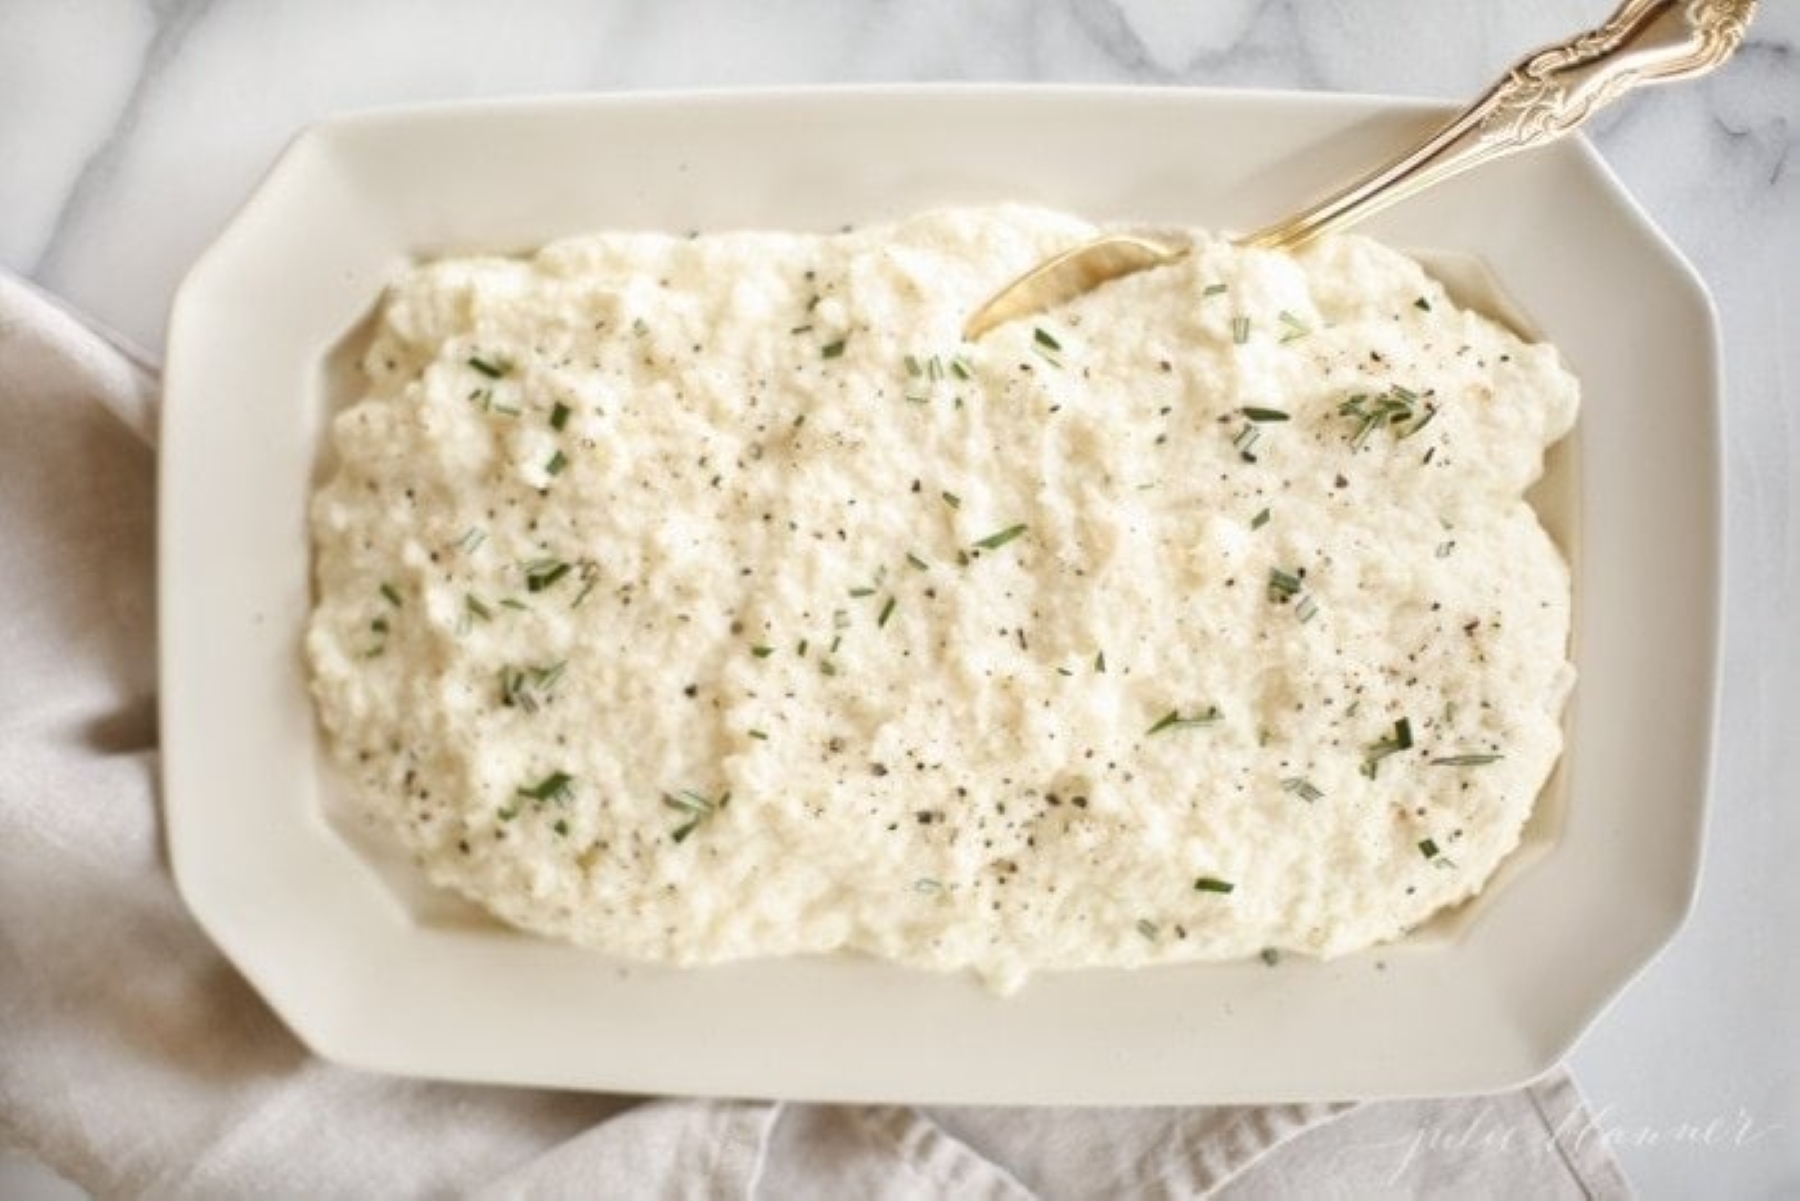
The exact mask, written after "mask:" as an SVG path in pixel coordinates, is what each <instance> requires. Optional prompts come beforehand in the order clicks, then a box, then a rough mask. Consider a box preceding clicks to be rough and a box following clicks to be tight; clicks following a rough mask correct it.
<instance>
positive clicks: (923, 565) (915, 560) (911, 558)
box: [906, 551, 931, 571]
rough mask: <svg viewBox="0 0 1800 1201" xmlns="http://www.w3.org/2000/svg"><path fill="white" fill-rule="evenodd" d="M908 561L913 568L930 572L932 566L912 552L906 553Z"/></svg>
mask: <svg viewBox="0 0 1800 1201" xmlns="http://www.w3.org/2000/svg"><path fill="white" fill-rule="evenodd" d="M906 561H907V563H908V564H910V565H911V566H913V567H916V568H918V569H919V570H920V571H929V570H930V569H931V564H929V563H927V562H926V561H925V560H923V559H921V558H919V556H917V555H915V554H913V553H912V552H911V551H907V552H906Z"/></svg>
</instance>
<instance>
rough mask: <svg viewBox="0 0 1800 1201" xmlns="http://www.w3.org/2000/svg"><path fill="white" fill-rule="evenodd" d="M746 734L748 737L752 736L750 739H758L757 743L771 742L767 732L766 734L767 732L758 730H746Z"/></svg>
mask: <svg viewBox="0 0 1800 1201" xmlns="http://www.w3.org/2000/svg"><path fill="white" fill-rule="evenodd" d="M744 732H745V733H746V734H748V735H750V737H752V738H754V739H756V740H757V741H758V742H767V741H769V735H768V733H767V732H765V731H763V730H756V729H751V730H746V731H744Z"/></svg>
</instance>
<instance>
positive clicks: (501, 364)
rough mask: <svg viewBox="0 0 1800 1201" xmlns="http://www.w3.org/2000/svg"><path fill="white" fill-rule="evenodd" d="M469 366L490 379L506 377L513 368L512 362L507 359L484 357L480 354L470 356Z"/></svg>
mask: <svg viewBox="0 0 1800 1201" xmlns="http://www.w3.org/2000/svg"><path fill="white" fill-rule="evenodd" d="M469 366H471V367H473V368H474V369H475V370H477V371H479V372H481V374H483V375H485V376H487V377H488V378H489V379H504V378H505V377H506V374H507V372H509V371H511V370H512V364H511V363H509V362H507V361H506V360H505V359H484V358H482V357H481V356H480V355H478V354H472V355H470V356H469Z"/></svg>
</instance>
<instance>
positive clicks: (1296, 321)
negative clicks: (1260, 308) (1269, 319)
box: [1276, 309, 1312, 342]
mask: <svg viewBox="0 0 1800 1201" xmlns="http://www.w3.org/2000/svg"><path fill="white" fill-rule="evenodd" d="M1276 315H1277V317H1279V318H1280V320H1281V324H1283V325H1285V326H1286V327H1287V331H1288V332H1287V333H1285V334H1283V335H1281V340H1282V341H1283V342H1292V341H1293V340H1294V339H1295V338H1304V337H1306V335H1308V334H1310V333H1312V326H1310V325H1308V324H1306V322H1304V321H1302V320H1300V318H1298V317H1296V316H1294V315H1293V314H1292V313H1290V312H1288V311H1287V310H1286V309H1282V310H1281V312H1280V313H1278V314H1276Z"/></svg>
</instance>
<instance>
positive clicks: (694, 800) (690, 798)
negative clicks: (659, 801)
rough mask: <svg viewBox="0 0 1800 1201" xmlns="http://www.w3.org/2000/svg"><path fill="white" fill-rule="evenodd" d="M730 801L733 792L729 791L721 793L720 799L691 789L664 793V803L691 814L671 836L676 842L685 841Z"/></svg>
mask: <svg viewBox="0 0 1800 1201" xmlns="http://www.w3.org/2000/svg"><path fill="white" fill-rule="evenodd" d="M730 803H731V794H730V793H729V792H724V793H720V794H719V799H718V800H716V801H715V800H713V799H712V798H710V797H705V796H701V795H700V794H699V793H697V792H693V791H691V790H689V789H683V790H682V791H680V792H675V793H669V792H665V793H663V804H665V805H667V806H668V807H669V808H671V809H678V810H680V811H681V812H682V813H686V814H688V815H689V817H688V820H687V821H685V822H683V823H681V825H679V826H677V827H675V830H674V831H673V833H672V834H671V835H670V836H671V837H672V838H674V840H675V841H676V842H683V841H685V840H686V839H687V836H688V835H689V834H692V833H693V832H694V831H695V830H697V829H699V828H700V826H701V824H702V823H705V822H709V821H711V820H712V819H713V818H714V817H716V816H717V815H718V812H719V810H721V809H723V808H725V806H726V805H728V804H730Z"/></svg>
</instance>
